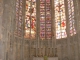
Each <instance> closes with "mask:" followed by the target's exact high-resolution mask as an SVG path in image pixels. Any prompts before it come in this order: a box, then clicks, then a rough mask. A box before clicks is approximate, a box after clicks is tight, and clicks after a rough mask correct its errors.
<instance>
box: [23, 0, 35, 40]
mask: <svg viewBox="0 0 80 60" xmlns="http://www.w3.org/2000/svg"><path fill="white" fill-rule="evenodd" d="M24 37H25V38H31V39H35V37H36V0H26V12H25V36H24Z"/></svg>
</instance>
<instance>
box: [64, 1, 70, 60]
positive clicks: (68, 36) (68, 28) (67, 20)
mask: <svg viewBox="0 0 80 60" xmlns="http://www.w3.org/2000/svg"><path fill="white" fill-rule="evenodd" d="M65 2H67V3H65V8H66V9H65V12H66V32H67V47H68V48H67V50H68V58H69V59H71V49H70V25H69V15H68V13H69V12H68V6H67V5H68V1H67V0H65Z"/></svg>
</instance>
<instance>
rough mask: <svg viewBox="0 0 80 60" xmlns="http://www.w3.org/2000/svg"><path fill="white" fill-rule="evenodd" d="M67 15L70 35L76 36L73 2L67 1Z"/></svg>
mask: <svg viewBox="0 0 80 60" xmlns="http://www.w3.org/2000/svg"><path fill="white" fill-rule="evenodd" d="M68 13H69V26H70V35H71V36H72V35H74V34H76V30H75V25H74V24H75V20H74V4H73V0H68Z"/></svg>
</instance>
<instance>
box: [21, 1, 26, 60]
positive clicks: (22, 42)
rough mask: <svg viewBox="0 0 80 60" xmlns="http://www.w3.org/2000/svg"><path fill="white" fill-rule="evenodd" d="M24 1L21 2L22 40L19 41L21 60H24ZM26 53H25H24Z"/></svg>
mask: <svg viewBox="0 0 80 60" xmlns="http://www.w3.org/2000/svg"><path fill="white" fill-rule="evenodd" d="M25 1H26V0H23V1H22V39H21V60H24V54H23V52H24V46H25V45H24V43H25V42H24V33H25V32H24V30H25V29H24V28H25V6H26V2H25ZM26 53H27V52H26Z"/></svg>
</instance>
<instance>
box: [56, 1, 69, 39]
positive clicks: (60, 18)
mask: <svg viewBox="0 0 80 60" xmlns="http://www.w3.org/2000/svg"><path fill="white" fill-rule="evenodd" d="M54 6H55V27H56V39H60V38H66V37H67V34H66V16H65V5H64V0H54Z"/></svg>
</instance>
